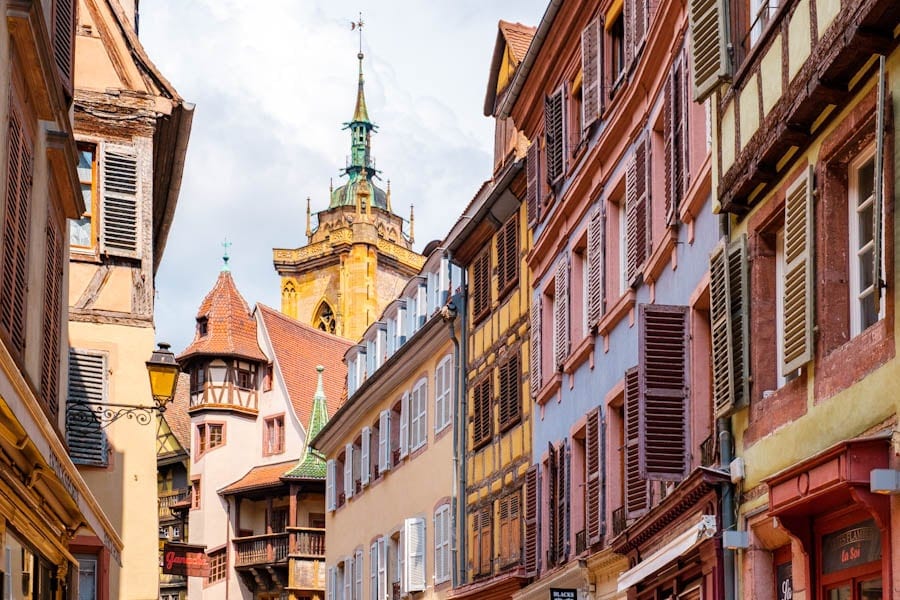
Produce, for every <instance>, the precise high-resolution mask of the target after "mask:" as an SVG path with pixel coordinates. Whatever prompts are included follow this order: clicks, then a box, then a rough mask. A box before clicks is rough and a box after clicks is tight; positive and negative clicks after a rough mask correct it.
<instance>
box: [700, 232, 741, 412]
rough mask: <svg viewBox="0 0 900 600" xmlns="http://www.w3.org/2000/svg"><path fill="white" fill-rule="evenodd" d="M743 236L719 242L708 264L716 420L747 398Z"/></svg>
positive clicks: (739, 405)
mask: <svg viewBox="0 0 900 600" xmlns="http://www.w3.org/2000/svg"><path fill="white" fill-rule="evenodd" d="M747 271H748V268H747V237H746V235H743V236H741V238H740V239H739V240H737V241H736V242H733V243H731V244H725V243H724V242H722V243H721V244H719V246H717V247H716V249H715V250H714V251H713V254H712V256H711V257H710V261H709V272H710V282H709V294H710V321H711V331H712V377H713V403H714V405H715V414H716V416H717V417H722V416H726V415H728V414H729V413H730V412H731V411H733V410H734V409H735V408H739V407H741V406H745V405H746V404H747V402H748V401H749V399H750V389H749V387H750V368H749V356H750V352H749V348H748V344H749V342H750V336H749V331H748V327H749V320H748V319H747V318H746V315H745V311H747V310H748V309H749V302H748V293H749V285H748V281H749V280H748V272H747Z"/></svg>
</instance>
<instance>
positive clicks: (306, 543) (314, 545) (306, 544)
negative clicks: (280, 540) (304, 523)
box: [287, 527, 325, 558]
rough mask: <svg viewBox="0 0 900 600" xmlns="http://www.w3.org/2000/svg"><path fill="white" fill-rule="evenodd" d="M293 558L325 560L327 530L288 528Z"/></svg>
mask: <svg viewBox="0 0 900 600" xmlns="http://www.w3.org/2000/svg"><path fill="white" fill-rule="evenodd" d="M287 530H288V533H289V534H290V536H291V537H290V553H291V556H297V557H309V558H325V530H324V529H317V528H313V527H288V528H287Z"/></svg>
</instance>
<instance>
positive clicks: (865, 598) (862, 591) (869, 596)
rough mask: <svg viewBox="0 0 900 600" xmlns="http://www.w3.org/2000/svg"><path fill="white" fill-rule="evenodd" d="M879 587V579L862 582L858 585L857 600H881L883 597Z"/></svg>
mask: <svg viewBox="0 0 900 600" xmlns="http://www.w3.org/2000/svg"><path fill="white" fill-rule="evenodd" d="M881 587H882V586H881V578H880V577H879V578H878V579H870V580H869V581H863V582H862V583H860V584H859V600H876V599H877V600H881V598H883V597H884V596H883V595H882V589H881Z"/></svg>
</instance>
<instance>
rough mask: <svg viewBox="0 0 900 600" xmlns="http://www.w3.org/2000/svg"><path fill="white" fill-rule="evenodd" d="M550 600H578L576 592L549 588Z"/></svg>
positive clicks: (574, 590)
mask: <svg viewBox="0 0 900 600" xmlns="http://www.w3.org/2000/svg"><path fill="white" fill-rule="evenodd" d="M550 600H578V590H576V589H563V588H550Z"/></svg>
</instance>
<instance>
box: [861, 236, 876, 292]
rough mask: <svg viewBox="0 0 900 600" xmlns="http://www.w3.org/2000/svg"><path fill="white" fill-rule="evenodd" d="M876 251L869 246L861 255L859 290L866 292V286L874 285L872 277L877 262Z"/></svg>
mask: <svg viewBox="0 0 900 600" xmlns="http://www.w3.org/2000/svg"><path fill="white" fill-rule="evenodd" d="M874 261H875V253H874V250H873V248H871V247H869V248H868V249H867V250H864V251H862V252H861V253H860V255H859V291H860V293H862V292H864V291H865V290H866V288H868V287H869V286H871V285H872V277H873V275H874V272H873V265H874V264H875V262H874Z"/></svg>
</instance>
